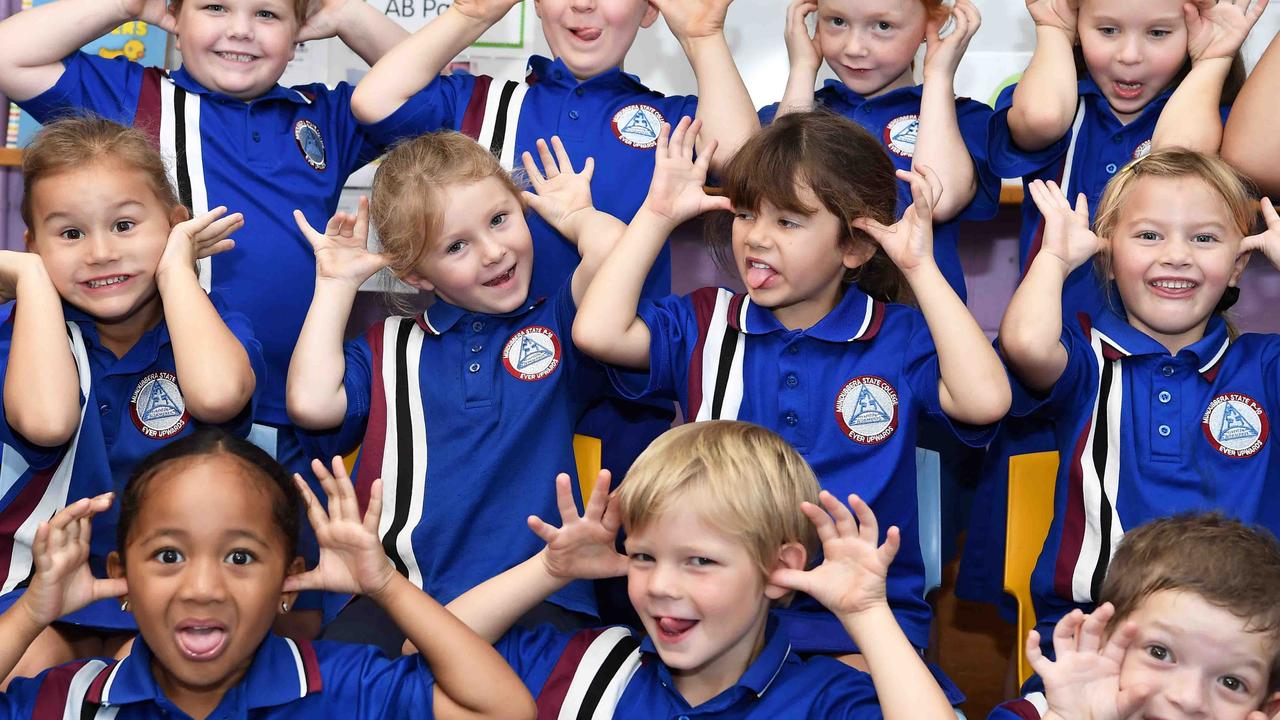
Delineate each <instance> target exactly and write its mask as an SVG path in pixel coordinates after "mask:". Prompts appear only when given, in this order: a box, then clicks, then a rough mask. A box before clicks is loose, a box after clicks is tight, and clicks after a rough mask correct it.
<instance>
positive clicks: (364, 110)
mask: <svg viewBox="0 0 1280 720" xmlns="http://www.w3.org/2000/svg"><path fill="white" fill-rule="evenodd" d="M371 95H372V91H371V90H369V87H368V86H367V85H365V84H364V83H360V84H359V85H356V89H355V91H354V92H352V93H351V114H352V115H354V116H355V118H356V120H358V121H359V122H361V123H362V124H365V125H371V124H373V123H375V122H377V121H379V120H381V119H382V118H381V117H378V116H377V107H376V103H375V102H374V99H373V97H371Z"/></svg>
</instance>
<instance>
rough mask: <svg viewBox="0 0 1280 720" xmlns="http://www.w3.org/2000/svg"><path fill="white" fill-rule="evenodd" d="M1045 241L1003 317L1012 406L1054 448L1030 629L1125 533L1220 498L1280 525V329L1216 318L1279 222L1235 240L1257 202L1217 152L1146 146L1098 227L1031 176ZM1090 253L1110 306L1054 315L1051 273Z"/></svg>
mask: <svg viewBox="0 0 1280 720" xmlns="http://www.w3.org/2000/svg"><path fill="white" fill-rule="evenodd" d="M1031 190H1032V192H1033V193H1034V195H1033V196H1032V197H1033V199H1034V201H1035V202H1036V204H1037V205H1038V207H1039V208H1040V211H1041V212H1042V213H1043V214H1044V216H1045V220H1046V231H1045V234H1044V243H1043V248H1042V250H1041V252H1040V254H1039V255H1037V256H1036V258H1035V260H1033V261H1032V264H1031V267H1030V268H1029V269H1028V271H1027V275H1026V277H1025V278H1024V280H1023V282H1022V284H1021V285H1020V286H1019V287H1018V290H1017V292H1016V293H1015V295H1014V297H1013V301H1012V302H1011V303H1010V305H1009V310H1008V312H1007V313H1006V315H1005V317H1004V321H1003V322H1002V324H1001V327H1000V347H1001V349H1002V352H1003V354H1004V357H1005V358H1006V360H1007V361H1008V364H1009V368H1010V370H1011V372H1012V374H1013V376H1014V377H1015V378H1016V379H1017V380H1018V382H1016V383H1015V384H1014V387H1015V394H1014V397H1015V400H1014V405H1013V415H1014V416H1025V415H1027V414H1030V413H1037V414H1038V415H1039V416H1040V417H1042V418H1045V419H1047V420H1048V421H1050V422H1051V423H1052V426H1053V431H1054V437H1055V440H1056V444H1057V450H1058V452H1059V453H1060V455H1061V462H1060V463H1059V471H1058V481H1057V489H1056V491H1055V498H1054V508H1055V509H1054V515H1053V518H1054V519H1053V524H1052V525H1051V526H1050V530H1049V534H1048V537H1047V538H1046V540H1045V544H1044V548H1043V550H1042V551H1041V553H1040V559H1039V561H1038V563H1037V565H1036V569H1035V571H1034V573H1033V575H1032V578H1031V591H1032V597H1033V599H1034V601H1035V610H1036V619H1037V623H1038V624H1039V625H1040V627H1041V637H1042V638H1045V639H1047V638H1048V637H1049V633H1048V632H1047V629H1048V628H1051V627H1052V626H1053V623H1055V622H1057V621H1058V620H1059V619H1060V618H1062V617H1063V616H1065V615H1067V614H1068V613H1069V612H1071V611H1072V610H1073V609H1076V608H1080V609H1083V610H1084V611H1086V612H1087V611H1089V610H1092V608H1093V606H1094V603H1095V602H1097V599H1098V593H1099V588H1100V586H1101V584H1102V581H1103V578H1104V577H1105V575H1106V571H1107V565H1108V563H1109V561H1110V559H1111V555H1112V553H1113V552H1114V549H1115V546H1116V544H1117V543H1118V542H1119V541H1120V539H1121V538H1122V537H1123V535H1124V533H1125V530H1126V529H1127V528H1132V527H1134V526H1136V525H1138V524H1140V523H1143V522H1146V521H1148V520H1151V519H1153V518H1157V517H1163V516H1166V515H1169V514H1171V513H1175V512H1180V511H1191V510H1217V511H1221V512H1224V513H1226V514H1228V515H1230V516H1233V517H1237V518H1239V519H1241V520H1243V521H1244V522H1248V523H1257V524H1259V525H1262V526H1263V527H1266V528H1269V529H1273V530H1276V529H1280V507H1278V506H1277V505H1276V503H1275V502H1273V498H1274V497H1275V493H1276V491H1277V486H1276V482H1277V478H1280V452H1277V451H1276V449H1275V441H1274V439H1273V438H1272V437H1271V431H1270V421H1269V419H1268V418H1269V417H1271V416H1272V415H1273V413H1274V412H1275V410H1274V409H1275V408H1276V407H1280V393H1277V392H1276V383H1275V378H1276V373H1277V363H1280V336H1277V335H1262V334H1246V335H1238V334H1237V333H1236V332H1234V331H1233V330H1232V329H1231V328H1230V327H1229V325H1228V323H1227V321H1226V320H1225V319H1224V318H1223V316H1222V312H1223V309H1224V307H1225V306H1226V303H1225V302H1224V300H1225V299H1226V298H1228V297H1229V296H1230V295H1231V294H1232V293H1233V291H1234V288H1235V285H1236V282H1237V281H1238V280H1239V277H1240V273H1241V272H1243V270H1244V265H1245V262H1246V261H1247V260H1248V257H1249V254H1250V252H1251V251H1253V250H1261V251H1263V253H1264V254H1266V255H1267V257H1268V258H1269V259H1270V260H1271V261H1272V262H1273V263H1275V262H1276V261H1277V260H1280V217H1277V215H1276V213H1275V210H1274V209H1273V208H1272V206H1271V204H1270V202H1269V201H1266V200H1264V201H1263V202H1262V210H1263V214H1264V215H1265V217H1266V220H1267V225H1268V229H1267V230H1266V232H1264V233H1262V234H1260V235H1254V236H1249V237H1245V233H1247V232H1248V231H1249V230H1250V228H1251V227H1252V226H1253V224H1254V222H1255V220H1256V219H1257V207H1258V204H1257V203H1256V202H1255V200H1254V199H1253V197H1252V196H1251V194H1250V193H1249V191H1248V190H1247V189H1246V186H1245V184H1244V182H1243V181H1241V179H1240V178H1239V177H1238V176H1237V175H1236V174H1235V172H1234V171H1232V170H1231V168H1230V167H1228V166H1227V165H1226V164H1225V163H1223V162H1222V161H1221V160H1218V159H1217V158H1215V157H1212V156H1206V155H1202V154H1198V153H1195V152H1192V151H1188V150H1184V149H1181V148H1170V149H1167V150H1157V151H1154V152H1152V153H1151V154H1150V155H1148V156H1147V157H1145V158H1143V159H1141V160H1137V161H1135V162H1133V163H1131V164H1130V165H1128V166H1126V167H1125V168H1123V169H1122V170H1121V171H1120V172H1118V173H1117V174H1116V176H1115V178H1114V179H1113V180H1112V181H1111V183H1110V184H1108V186H1107V190H1106V192H1105V193H1103V197H1102V202H1101V204H1100V206H1099V207H1098V212H1097V221H1096V223H1095V224H1094V230H1093V231H1090V229H1089V219H1088V217H1089V215H1088V207H1087V205H1086V201H1085V200H1084V198H1083V196H1081V197H1080V199H1078V200H1077V202H1076V205H1075V207H1074V209H1073V208H1072V207H1071V205H1070V203H1069V202H1068V201H1067V199H1066V197H1065V196H1063V194H1062V192H1061V190H1060V189H1059V188H1058V187H1057V186H1056V185H1046V184H1045V183H1033V184H1032V185H1031ZM1095 255H1097V256H1098V263H1099V264H1101V266H1102V268H1101V271H1102V272H1103V273H1105V274H1104V275H1103V277H1105V278H1106V281H1105V284H1104V286H1103V287H1104V289H1105V290H1106V292H1107V296H1108V305H1107V307H1106V308H1104V309H1102V310H1099V311H1097V312H1094V313H1084V312H1080V313H1077V314H1075V315H1073V316H1071V317H1070V318H1069V319H1067V320H1063V319H1061V318H1062V303H1063V302H1064V300H1063V295H1064V290H1063V287H1064V282H1065V279H1066V278H1067V276H1068V275H1070V273H1071V272H1072V271H1074V270H1075V269H1076V268H1078V267H1080V266H1081V265H1083V264H1085V263H1086V262H1087V261H1088V260H1089V259H1091V258H1093V257H1094V256H1095Z"/></svg>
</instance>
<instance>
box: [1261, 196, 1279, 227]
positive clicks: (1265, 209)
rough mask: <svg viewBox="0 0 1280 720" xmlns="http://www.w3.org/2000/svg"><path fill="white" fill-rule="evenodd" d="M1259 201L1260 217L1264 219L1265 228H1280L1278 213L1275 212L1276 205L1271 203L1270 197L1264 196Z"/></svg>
mask: <svg viewBox="0 0 1280 720" xmlns="http://www.w3.org/2000/svg"><path fill="white" fill-rule="evenodd" d="M1259 202H1260V203H1261V205H1262V218H1263V220H1265V221H1266V223H1267V228H1269V229H1271V230H1280V214H1277V213H1276V206H1275V205H1273V204H1272V203H1271V198H1269V197H1264V198H1262V200H1260V201H1259Z"/></svg>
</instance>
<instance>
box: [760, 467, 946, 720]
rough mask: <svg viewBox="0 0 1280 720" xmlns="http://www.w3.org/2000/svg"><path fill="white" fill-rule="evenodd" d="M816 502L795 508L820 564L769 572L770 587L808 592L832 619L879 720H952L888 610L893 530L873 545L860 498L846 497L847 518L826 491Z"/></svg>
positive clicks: (871, 523)
mask: <svg viewBox="0 0 1280 720" xmlns="http://www.w3.org/2000/svg"><path fill="white" fill-rule="evenodd" d="M821 501H822V506H823V507H821V508H820V507H818V506H816V505H813V504H811V503H807V502H806V503H803V504H802V505H801V506H800V508H801V509H802V510H803V511H804V514H805V515H807V516H808V517H809V520H810V521H812V522H813V524H814V526H815V527H816V528H817V530H818V538H819V539H821V540H822V556H823V560H822V564H821V565H819V566H818V567H816V568H814V569H812V570H794V569H789V568H783V569H779V570H775V571H774V572H773V574H772V575H771V576H770V582H772V583H775V584H777V585H781V586H783V587H786V588H790V589H792V590H798V591H800V592H804V593H808V594H809V595H810V596H812V597H813V598H814V599H815V600H817V601H818V602H820V603H822V604H823V605H824V606H825V607H826V608H827V609H828V610H830V611H831V612H833V613H835V615H836V617H837V618H839V619H840V623H841V624H842V625H844V628H845V630H846V631H847V632H848V633H849V637H851V638H853V640H854V642H856V643H857V644H858V648H859V649H860V650H861V651H862V656H863V658H864V659H865V660H866V661H867V665H868V667H869V669H870V673H871V680H872V682H873V683H875V687H876V696H877V697H878V698H879V699H880V709H881V711H882V712H883V713H884V717H885V720H914V719H915V718H926V719H928V718H933V719H934V720H944V719H947V718H954V717H955V716H956V713H955V710H954V709H952V707H951V704H950V703H949V702H947V697H946V695H945V694H943V692H942V688H940V687H938V682H937V681H936V680H934V679H933V675H932V674H931V673H930V672H929V668H927V667H925V664H924V661H923V660H921V659H920V654H919V653H917V652H916V649H915V648H914V647H913V646H912V645H911V641H909V640H907V636H906V635H905V634H904V633H903V632H902V628H901V627H899V626H898V621H897V620H895V619H894V617H893V612H892V611H891V610H890V609H889V601H888V599H887V598H886V595H885V578H886V577H887V576H888V573H889V565H890V563H892V562H893V557H894V555H896V554H897V552H898V545H899V543H900V542H901V540H900V538H899V536H898V528H896V527H891V528H889V530H888V532H886V533H885V541H884V544H883V545H881V546H879V547H876V543H877V542H878V541H879V537H880V530H879V526H878V525H877V523H876V516H875V514H874V513H872V512H871V508H869V507H867V504H866V503H865V502H863V501H862V499H861V498H859V497H858V496H857V495H850V496H849V505H850V506H851V507H852V508H853V513H850V512H849V508H847V507H845V506H844V505H842V504H841V503H840V501H839V500H837V499H836V497H835V496H834V495H832V494H831V493H829V492H826V491H825V490H824V491H823V492H822V495H821ZM823 508H826V509H825V510H824V509H823ZM828 513H830V514H828ZM854 513H856V514H857V520H856V521H855V520H854ZM833 518H834V520H833Z"/></svg>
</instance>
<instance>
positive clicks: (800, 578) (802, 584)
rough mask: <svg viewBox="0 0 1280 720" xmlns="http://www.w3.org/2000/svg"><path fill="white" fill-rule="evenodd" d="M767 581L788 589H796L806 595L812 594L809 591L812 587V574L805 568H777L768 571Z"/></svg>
mask: <svg viewBox="0 0 1280 720" xmlns="http://www.w3.org/2000/svg"><path fill="white" fill-rule="evenodd" d="M769 582H770V583H772V584H774V585H778V586H780V587H784V588H787V589H789V590H797V591H799V592H802V593H804V594H806V595H812V594H813V593H812V592H810V591H811V590H812V589H813V587H814V583H813V576H812V574H811V573H810V572H809V571H807V570H796V569H794V568H778V569H776V570H774V571H773V572H772V573H769Z"/></svg>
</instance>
